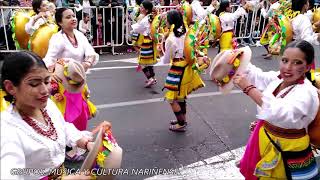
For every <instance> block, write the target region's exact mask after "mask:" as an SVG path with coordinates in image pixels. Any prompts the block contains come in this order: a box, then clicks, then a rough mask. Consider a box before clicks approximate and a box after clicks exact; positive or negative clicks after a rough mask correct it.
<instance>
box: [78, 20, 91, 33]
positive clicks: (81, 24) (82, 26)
mask: <svg viewBox="0 0 320 180" xmlns="http://www.w3.org/2000/svg"><path fill="white" fill-rule="evenodd" d="M90 30H91V23H90V21H88V22H87V23H85V22H84V21H83V20H80V22H79V31H81V32H82V33H84V34H85V33H87V32H90Z"/></svg>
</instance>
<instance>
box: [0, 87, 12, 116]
mask: <svg viewBox="0 0 320 180" xmlns="http://www.w3.org/2000/svg"><path fill="white" fill-rule="evenodd" d="M5 95H7V94H6V92H5V91H3V90H2V89H0V112H2V111H4V110H6V109H7V108H8V106H9V105H10V103H9V102H8V101H6V100H4V96H5Z"/></svg>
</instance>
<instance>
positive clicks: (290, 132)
mask: <svg viewBox="0 0 320 180" xmlns="http://www.w3.org/2000/svg"><path fill="white" fill-rule="evenodd" d="M264 128H265V129H266V130H267V131H268V132H269V133H271V134H272V135H274V136H277V137H281V138H286V139H298V138H302V137H303V136H305V135H306V134H307V132H306V129H284V128H280V127H277V126H275V125H272V124H271V123H269V122H267V121H265V123H264Z"/></svg>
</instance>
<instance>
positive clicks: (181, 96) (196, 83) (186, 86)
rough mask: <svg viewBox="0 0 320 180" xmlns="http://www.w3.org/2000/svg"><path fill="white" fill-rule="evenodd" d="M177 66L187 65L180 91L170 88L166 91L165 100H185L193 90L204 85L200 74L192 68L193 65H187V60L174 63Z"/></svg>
mask: <svg viewBox="0 0 320 180" xmlns="http://www.w3.org/2000/svg"><path fill="white" fill-rule="evenodd" d="M174 65H175V66H180V67H185V69H184V72H183V77H182V80H181V84H180V87H179V91H172V90H168V91H167V92H166V93H165V97H164V98H165V100H166V101H168V102H173V101H178V102H179V101H180V102H181V101H184V100H185V99H186V98H187V95H189V94H190V93H191V92H193V91H195V90H197V89H199V88H201V87H204V86H205V84H204V82H203V81H202V79H201V77H200V75H199V74H198V73H197V72H196V71H194V70H193V69H192V65H189V64H188V65H187V62H186V61H180V62H177V63H174Z"/></svg>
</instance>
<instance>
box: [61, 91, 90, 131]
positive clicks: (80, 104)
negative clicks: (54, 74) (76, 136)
mask: <svg viewBox="0 0 320 180" xmlns="http://www.w3.org/2000/svg"><path fill="white" fill-rule="evenodd" d="M64 95H65V97H66V110H65V113H64V118H65V120H66V121H67V122H70V123H72V124H74V126H75V127H76V128H77V129H78V130H80V131H84V130H86V129H87V124H88V120H89V117H90V112H89V107H88V104H87V102H86V101H85V100H84V99H83V97H82V93H70V92H67V91H65V92H64Z"/></svg>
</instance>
